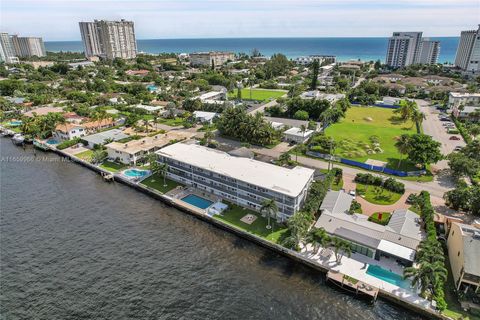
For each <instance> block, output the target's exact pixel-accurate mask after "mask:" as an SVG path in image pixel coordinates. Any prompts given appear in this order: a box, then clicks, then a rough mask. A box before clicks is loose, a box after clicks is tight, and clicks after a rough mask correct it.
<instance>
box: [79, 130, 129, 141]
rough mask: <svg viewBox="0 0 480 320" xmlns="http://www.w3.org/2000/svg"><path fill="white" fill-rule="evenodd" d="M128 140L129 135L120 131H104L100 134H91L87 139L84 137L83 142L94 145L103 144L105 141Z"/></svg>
mask: <svg viewBox="0 0 480 320" xmlns="http://www.w3.org/2000/svg"><path fill="white" fill-rule="evenodd" d="M124 138H128V135H126V134H125V133H123V131H122V130H120V129H112V130H107V131H102V132H99V133H95V134H91V135H89V136H86V137H82V140H85V141H87V142H90V143H93V144H103V143H105V141H107V140H109V139H111V140H113V141H118V140H120V139H124Z"/></svg>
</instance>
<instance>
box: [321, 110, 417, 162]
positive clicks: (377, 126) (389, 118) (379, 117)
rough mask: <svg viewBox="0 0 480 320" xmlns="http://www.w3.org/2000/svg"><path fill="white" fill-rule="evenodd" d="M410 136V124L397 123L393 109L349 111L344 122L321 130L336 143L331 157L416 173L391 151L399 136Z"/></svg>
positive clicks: (401, 156)
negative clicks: (374, 162)
mask: <svg viewBox="0 0 480 320" xmlns="http://www.w3.org/2000/svg"><path fill="white" fill-rule="evenodd" d="M414 133H416V130H415V125H414V124H413V123H412V122H411V121H410V120H408V121H406V122H403V121H400V120H398V118H397V116H396V114H395V113H394V110H393V109H387V108H379V107H351V108H350V109H349V110H348V111H347V113H346V116H345V118H344V119H342V120H341V121H340V122H338V123H335V124H332V125H331V126H329V127H328V128H327V129H326V130H325V134H326V135H327V136H329V137H332V138H333V139H334V140H335V142H336V148H335V150H334V153H335V155H337V156H340V157H342V158H346V159H351V160H355V161H359V162H365V161H366V160H368V159H371V160H378V161H382V162H386V163H387V167H388V168H392V169H400V170H417V168H416V167H415V165H414V164H412V163H411V162H409V161H408V160H406V159H404V158H405V155H401V154H400V153H399V152H398V150H397V148H396V147H395V142H396V141H397V138H398V137H400V136H401V135H402V134H414ZM401 159H403V160H402V161H400V160H401Z"/></svg>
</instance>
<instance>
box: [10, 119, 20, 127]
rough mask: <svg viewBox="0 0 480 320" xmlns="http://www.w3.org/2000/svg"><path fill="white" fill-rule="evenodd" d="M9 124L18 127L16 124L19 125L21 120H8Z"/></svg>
mask: <svg viewBox="0 0 480 320" xmlns="http://www.w3.org/2000/svg"><path fill="white" fill-rule="evenodd" d="M8 125H9V126H11V127H18V126H21V125H22V121H20V120H16V121H10V122H9V123H8Z"/></svg>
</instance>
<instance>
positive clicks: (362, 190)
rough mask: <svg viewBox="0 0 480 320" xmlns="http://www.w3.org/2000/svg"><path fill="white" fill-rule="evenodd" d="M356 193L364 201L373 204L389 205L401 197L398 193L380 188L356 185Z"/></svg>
mask: <svg viewBox="0 0 480 320" xmlns="http://www.w3.org/2000/svg"><path fill="white" fill-rule="evenodd" d="M357 193H358V195H362V196H363V197H362V198H364V199H365V200H367V201H368V202H370V203H373V204H380V205H389V204H394V203H395V202H397V201H398V200H399V199H400V198H401V197H402V195H401V194H400V193H396V192H391V191H389V190H386V189H384V188H382V187H377V186H367V185H364V184H361V183H357Z"/></svg>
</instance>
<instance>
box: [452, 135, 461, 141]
mask: <svg viewBox="0 0 480 320" xmlns="http://www.w3.org/2000/svg"><path fill="white" fill-rule="evenodd" d="M450 140H460V138H459V137H457V136H451V137H450Z"/></svg>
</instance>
